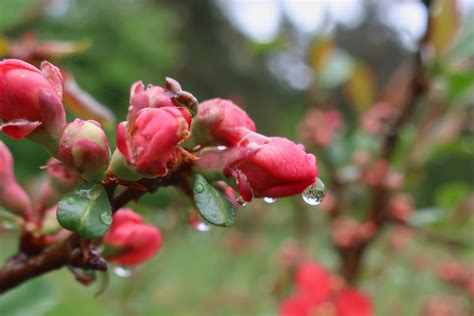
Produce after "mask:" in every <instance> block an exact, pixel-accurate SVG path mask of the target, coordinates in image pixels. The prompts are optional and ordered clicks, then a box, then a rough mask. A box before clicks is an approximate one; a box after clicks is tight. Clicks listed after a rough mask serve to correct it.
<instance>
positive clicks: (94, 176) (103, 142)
mask: <svg viewBox="0 0 474 316" xmlns="http://www.w3.org/2000/svg"><path fill="white" fill-rule="evenodd" d="M59 143H60V147H59V157H60V159H61V161H62V162H63V163H65V164H66V165H67V166H68V167H69V168H72V169H74V170H77V172H79V174H81V176H82V177H83V178H84V179H86V180H88V181H92V180H97V181H101V180H102V179H103V178H104V175H105V170H106V169H107V167H108V165H109V161H110V148H109V142H108V140H107V136H106V135H105V132H104V131H103V130H102V128H101V126H100V124H99V123H97V122H96V121H92V120H88V121H83V120H80V119H75V120H74V121H73V122H71V123H69V124H68V125H67V126H66V128H65V129H64V131H63V134H62V136H61V139H60V142H59Z"/></svg>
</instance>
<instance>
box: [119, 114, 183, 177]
mask: <svg viewBox="0 0 474 316" xmlns="http://www.w3.org/2000/svg"><path fill="white" fill-rule="evenodd" d="M184 113H188V112H187V110H184V109H180V108H176V107H170V106H166V107H161V108H145V109H142V110H140V111H139V112H138V113H137V114H136V115H135V116H134V117H133V118H132V120H131V121H130V122H122V123H120V124H119V126H118V127H117V147H118V149H119V150H120V152H121V153H122V155H123V156H124V157H125V159H126V160H127V162H128V163H129V164H130V165H131V166H132V167H133V168H134V169H135V170H136V171H137V172H138V173H140V174H141V175H143V176H145V177H158V176H163V175H165V174H166V173H167V172H168V169H169V168H168V167H170V166H169V165H170V164H173V162H174V161H175V160H177V159H178V158H179V157H180V156H179V154H180V153H181V152H180V147H179V143H180V142H182V141H183V140H185V139H186V138H187V137H188V136H189V133H190V131H189V128H190V124H191V122H190V117H189V113H188V116H186V115H185V114H184Z"/></svg>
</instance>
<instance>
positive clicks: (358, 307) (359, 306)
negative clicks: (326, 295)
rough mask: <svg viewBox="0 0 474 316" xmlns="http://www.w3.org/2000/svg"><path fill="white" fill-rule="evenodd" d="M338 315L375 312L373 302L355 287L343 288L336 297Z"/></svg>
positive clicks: (364, 314)
mask: <svg viewBox="0 0 474 316" xmlns="http://www.w3.org/2000/svg"><path fill="white" fill-rule="evenodd" d="M335 305H336V310H337V316H367V315H372V314H373V310H372V309H373V308H372V302H371V301H370V300H369V299H368V298H367V297H366V296H365V295H363V294H361V293H360V292H359V291H357V290H356V289H353V288H347V289H344V290H342V292H341V293H339V295H338V296H337V297H336V299H335Z"/></svg>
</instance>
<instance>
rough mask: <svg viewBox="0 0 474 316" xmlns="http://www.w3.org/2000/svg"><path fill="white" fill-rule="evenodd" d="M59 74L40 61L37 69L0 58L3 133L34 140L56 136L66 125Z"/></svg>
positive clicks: (49, 139)
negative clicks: (39, 66) (29, 136)
mask: <svg viewBox="0 0 474 316" xmlns="http://www.w3.org/2000/svg"><path fill="white" fill-rule="evenodd" d="M61 98H62V76H61V73H60V71H59V69H58V68H57V67H55V66H54V65H52V64H50V63H48V62H43V63H42V65H41V70H39V69H38V68H36V67H34V66H33V65H30V64H28V63H26V62H23V61H21V60H18V59H5V60H3V61H0V119H1V120H2V121H3V125H2V130H3V132H5V134H7V135H9V136H11V137H13V138H16V139H19V138H23V137H25V136H28V135H31V136H32V139H33V140H36V141H38V142H50V141H52V140H56V141H57V139H58V138H59V136H60V133H61V131H62V129H63V128H64V126H65V125H66V119H65V112H64V108H63V105H62V103H61Z"/></svg>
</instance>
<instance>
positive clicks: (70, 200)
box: [67, 196, 76, 205]
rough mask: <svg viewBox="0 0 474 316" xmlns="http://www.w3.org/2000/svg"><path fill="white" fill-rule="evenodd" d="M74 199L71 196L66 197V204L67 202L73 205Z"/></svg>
mask: <svg viewBox="0 0 474 316" xmlns="http://www.w3.org/2000/svg"><path fill="white" fill-rule="evenodd" d="M75 201H76V200H75V199H74V198H73V197H72V196H71V197H69V198H67V204H69V205H73V204H74V202H75Z"/></svg>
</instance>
